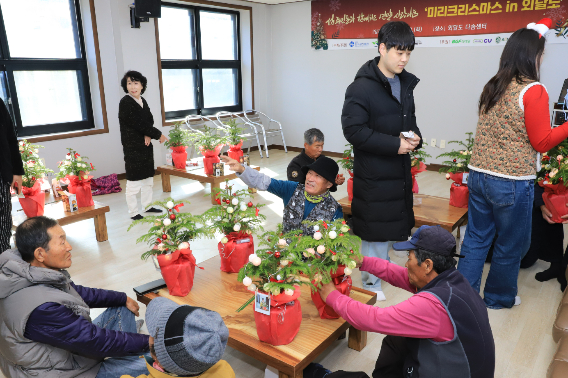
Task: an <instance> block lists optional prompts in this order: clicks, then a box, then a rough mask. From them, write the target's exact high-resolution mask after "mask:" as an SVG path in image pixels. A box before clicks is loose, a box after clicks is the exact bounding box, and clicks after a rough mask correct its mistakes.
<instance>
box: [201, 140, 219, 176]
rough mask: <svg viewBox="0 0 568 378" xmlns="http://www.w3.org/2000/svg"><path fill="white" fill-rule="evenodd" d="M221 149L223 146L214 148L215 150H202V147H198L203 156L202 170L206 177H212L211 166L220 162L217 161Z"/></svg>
mask: <svg viewBox="0 0 568 378" xmlns="http://www.w3.org/2000/svg"><path fill="white" fill-rule="evenodd" d="M222 148H223V144H221V145H218V146H217V147H215V150H204V149H203V147H199V151H200V152H201V154H202V155H203V169H204V170H205V174H206V175H208V176H211V175H213V164H214V163H219V162H220V161H221V160H220V159H219V153H220V152H221V149H222Z"/></svg>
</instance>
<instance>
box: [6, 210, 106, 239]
mask: <svg viewBox="0 0 568 378" xmlns="http://www.w3.org/2000/svg"><path fill="white" fill-rule="evenodd" d="M109 211H110V208H109V207H108V206H107V205H104V204H102V203H99V202H96V201H95V205H94V206H89V207H80V208H79V209H78V210H77V211H75V212H72V213H70V212H68V211H65V210H63V202H61V201H58V202H52V203H48V204H46V205H45V210H44V213H43V215H45V216H46V217H49V218H53V219H56V220H57V221H58V222H59V224H60V225H61V226H65V225H67V224H71V223H75V222H79V221H82V220H85V219H90V218H93V219H94V221H95V234H96V237H97V241H99V242H103V241H106V240H108V232H107V225H106V216H105V213H108V212H109ZM26 219H28V217H27V216H26V214H24V212H23V211H17V212H15V213H13V214H12V222H13V226H12V228H13V229H15V228H16V227H18V226H19V225H20V224H21V223H22V222H23V221H25V220H26Z"/></svg>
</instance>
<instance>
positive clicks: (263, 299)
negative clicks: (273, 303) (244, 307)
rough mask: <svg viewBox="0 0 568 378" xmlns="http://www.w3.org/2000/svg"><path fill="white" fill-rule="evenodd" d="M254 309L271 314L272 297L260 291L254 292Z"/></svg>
mask: <svg viewBox="0 0 568 378" xmlns="http://www.w3.org/2000/svg"><path fill="white" fill-rule="evenodd" d="M254 311H256V312H260V313H261V314H264V315H270V297H269V296H268V295H266V294H262V293H259V292H258V291H257V292H256V293H254Z"/></svg>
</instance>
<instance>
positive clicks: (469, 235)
mask: <svg viewBox="0 0 568 378" xmlns="http://www.w3.org/2000/svg"><path fill="white" fill-rule="evenodd" d="M468 187H469V202H468V218H467V219H468V225H467V231H466V233H465V238H464V241H463V245H462V247H461V254H462V255H464V256H465V258H463V259H460V262H459V264H458V271H460V272H461V273H462V274H463V275H464V276H465V278H467V280H468V281H469V283H470V284H471V286H472V287H473V288H474V289H475V290H477V291H478V292H479V290H480V286H481V274H482V273H483V265H484V263H485V259H486V257H487V253H488V252H489V247H490V246H491V242H492V241H493V237H494V236H495V232H497V240H496V241H495V246H494V249H493V258H492V260H491V267H490V269H489V275H488V276H487V281H486V282H485V288H484V290H483V294H484V298H483V301H484V302H485V305H486V306H487V307H489V308H493V309H500V308H503V307H505V308H511V307H513V304H514V303H515V296H516V295H517V278H518V276H519V268H520V264H521V259H522V258H523V257H524V256H525V254H526V253H527V251H528V250H529V247H530V244H531V226H532V217H531V212H532V206H533V199H534V185H533V180H510V179H506V178H501V177H497V176H493V175H490V174H485V173H480V172H475V171H471V172H470V174H469V180H468Z"/></svg>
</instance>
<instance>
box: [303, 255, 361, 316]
mask: <svg viewBox="0 0 568 378" xmlns="http://www.w3.org/2000/svg"><path fill="white" fill-rule="evenodd" d="M344 271H345V265H340V266H338V267H337V271H336V272H335V273H331V280H332V282H333V284H334V285H335V288H336V289H337V291H339V292H340V293H341V294H345V295H347V296H349V294H350V293H351V286H352V285H353V281H352V280H351V276H347V275H345V273H344ZM312 301H314V304H315V305H316V307H317V309H318V312H319V314H320V318H322V319H338V318H339V315H338V314H337V312H335V311H334V310H333V308H331V306H328V305H327V304H326V303H325V302H324V301H323V299H321V296H320V294H319V291H316V292H313V291H312Z"/></svg>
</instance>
